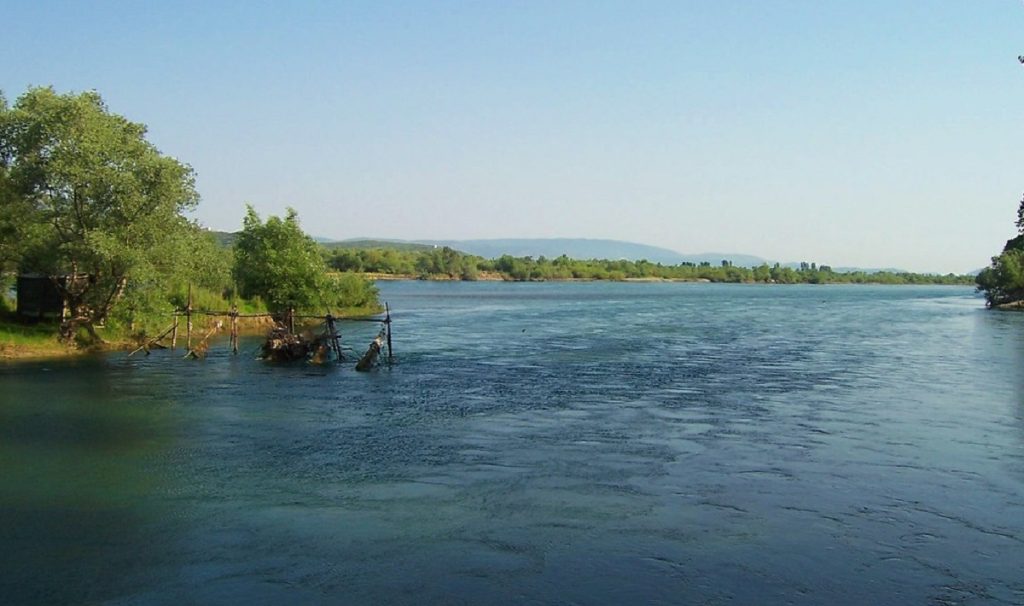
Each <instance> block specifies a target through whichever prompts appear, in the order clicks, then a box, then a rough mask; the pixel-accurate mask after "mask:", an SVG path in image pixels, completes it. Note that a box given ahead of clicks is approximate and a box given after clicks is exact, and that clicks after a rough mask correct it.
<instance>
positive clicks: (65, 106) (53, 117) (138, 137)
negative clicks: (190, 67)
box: [0, 88, 199, 339]
mask: <svg viewBox="0 0 1024 606" xmlns="http://www.w3.org/2000/svg"><path fill="white" fill-rule="evenodd" d="M198 200H199V196H198V194H197V193H196V191H195V179H194V174H193V171H192V169H191V168H190V167H189V166H188V165H186V164H182V163H181V162H179V161H178V160H176V159H174V158H171V157H168V156H164V155H163V154H161V153H160V152H159V150H157V149H156V147H154V146H153V145H152V144H151V143H150V142H149V141H147V140H146V127H145V126H144V125H142V124H139V123H135V122H130V121H129V120H127V119H125V118H124V117H122V116H119V115H117V114H112V113H110V111H109V110H108V109H107V106H106V105H105V104H104V102H103V100H102V98H101V97H100V95H99V94H98V93H96V92H85V93H79V94H71V93H69V94H63V95H61V94H57V93H56V92H55V91H54V90H53V89H52V88H32V89H29V90H28V91H27V92H26V93H25V94H24V95H22V96H21V97H19V98H18V99H17V101H16V102H15V103H14V105H13V106H10V107H8V106H7V105H6V103H0V232H2V233H3V236H4V237H3V240H4V241H5V242H11V241H16V242H18V243H19V246H18V248H17V249H16V250H12V249H11V247H9V246H8V247H7V248H6V249H5V250H3V251H0V254H3V255H6V256H8V257H9V258H16V264H17V266H18V268H19V269H20V270H21V271H29V272H39V273H42V274H45V275H49V276H52V277H53V278H54V282H55V285H56V286H57V288H58V290H59V292H60V293H61V295H62V296H63V297H64V299H65V301H66V303H67V305H68V309H69V310H70V312H71V318H70V320H69V321H68V322H67V323H66V324H65V326H64V330H63V332H64V333H65V335H68V334H70V333H71V332H72V329H73V328H74V327H75V326H77V325H82V326H84V327H85V328H86V329H87V330H88V331H89V332H90V333H91V334H92V335H93V337H94V338H96V339H98V337H97V336H96V333H95V331H94V329H93V326H94V325H95V324H97V323H100V322H102V321H103V320H105V319H106V318H107V317H108V315H109V314H110V312H111V310H112V309H113V308H114V306H115V305H117V304H118V302H119V301H121V299H122V298H123V297H124V295H125V293H126V291H127V290H128V289H129V288H130V286H131V282H132V280H139V281H140V282H152V281H158V280H159V279H160V277H161V276H162V275H163V274H164V273H166V272H167V271H169V270H170V269H172V267H171V266H172V265H173V264H174V262H175V258H174V257H173V256H170V257H169V256H168V255H169V254H172V253H174V252H177V251H180V250H181V248H182V245H183V244H185V243H187V240H188V238H189V237H190V234H194V232H195V225H194V224H192V223H191V222H190V221H188V220H187V219H185V217H184V215H183V213H184V212H185V211H187V210H189V209H192V208H194V207H195V205H196V204H197V203H198ZM186 245H187V244H186Z"/></svg>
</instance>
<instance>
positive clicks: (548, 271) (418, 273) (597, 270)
mask: <svg viewBox="0 0 1024 606" xmlns="http://www.w3.org/2000/svg"><path fill="white" fill-rule="evenodd" d="M323 254H324V256H325V259H326V261H327V264H328V265H329V266H330V267H331V268H333V269H335V270H337V271H340V272H360V273H368V274H373V275H379V276H399V277H406V278H418V279H424V280H479V279H500V280H508V281H517V282H525V281H541V280H680V281H686V280H688V281H698V280H701V281H709V282H733V283H741V282H742V283H757V282H759V283H768V284H964V285H969V284H972V283H973V281H974V277H973V276H963V275H955V274H946V275H934V274H915V273H908V272H888V271H880V272H864V271H855V272H837V271H833V270H832V268H831V267H829V266H827V265H817V264H816V263H801V264H800V266H799V267H798V268H793V267H788V266H782V265H780V264H778V263H776V264H775V265H768V264H762V265H760V266H758V267H740V266H736V265H733V264H732V262H731V261H729V260H728V259H723V260H722V261H721V263H719V264H711V263H697V264H695V263H680V264H678V265H663V264H661V263H651V262H650V261H643V260H640V261H630V260H625V259H620V260H608V259H572V258H569V257H567V256H565V255H562V256H560V257H556V258H554V259H548V258H546V257H538V258H536V259H535V258H533V257H512V256H510V255H504V256H502V257H499V258H497V259H484V258H482V257H478V256H475V255H469V254H465V253H462V252H459V251H457V250H453V249H451V248H449V247H429V246H423V247H422V248H421V249H419V250H409V246H408V245H404V246H403V247H402V249H398V248H386V247H383V246H382V247H373V248H365V247H364V248H346V247H344V243H336V244H332V245H326V246H325V247H324V250H323Z"/></svg>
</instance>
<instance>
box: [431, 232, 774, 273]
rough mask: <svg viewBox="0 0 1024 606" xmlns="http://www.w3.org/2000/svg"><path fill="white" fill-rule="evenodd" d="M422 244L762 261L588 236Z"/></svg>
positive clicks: (655, 259)
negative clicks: (688, 253) (692, 253)
mask: <svg viewBox="0 0 1024 606" xmlns="http://www.w3.org/2000/svg"><path fill="white" fill-rule="evenodd" d="M421 242H423V243H424V244H430V245H437V246H449V247H451V248H454V249H456V250H461V251H463V252H467V253H470V254H473V255H478V256H481V257H484V258H485V259H495V258H498V257H500V256H502V255H511V256H513V257H541V256H543V257H547V258H549V259H553V258H556V257H559V256H561V255H565V256H567V257H570V258H572V259H613V260H614V259H628V260H630V261H639V260H641V259H646V260H648V261H650V262H652V263H662V264H664V265H678V264H679V263H683V262H689V263H696V264H699V263H701V262H705V261H706V262H708V263H712V264H715V265H717V264H720V263H721V262H722V260H723V259H728V260H729V261H732V263H733V264H734V265H743V266H755V265H759V264H761V263H763V262H764V260H763V259H761V258H759V257H754V256H752V255H741V254H721V253H703V254H696V255H684V254H682V253H679V252H677V251H674V250H670V249H668V248H660V247H657V246H649V245H647V244H637V243H635V242H623V241H621V240H601V239H590V238H512V239H499V240H421Z"/></svg>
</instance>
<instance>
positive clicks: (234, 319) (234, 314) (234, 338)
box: [231, 305, 238, 355]
mask: <svg viewBox="0 0 1024 606" xmlns="http://www.w3.org/2000/svg"><path fill="white" fill-rule="evenodd" d="M231 353H233V354H235V355H238V306H237V305H232V306H231Z"/></svg>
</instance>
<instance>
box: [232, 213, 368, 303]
mask: <svg viewBox="0 0 1024 606" xmlns="http://www.w3.org/2000/svg"><path fill="white" fill-rule="evenodd" d="M233 273H234V277H235V281H236V282H237V283H238V288H239V291H240V293H241V295H242V296H243V297H248V298H251V297H260V298H261V299H263V301H264V302H265V303H266V304H267V307H268V308H269V309H270V310H271V311H273V312H276V313H281V312H285V311H287V310H289V309H296V310H303V311H313V312H317V313H320V312H323V311H325V310H331V309H338V308H343V307H364V308H377V307H379V305H378V303H377V293H376V289H374V288H373V286H372V285H371V284H370V283H369V282H368V281H366V280H363V279H362V278H358V277H357V276H352V275H351V274H349V275H348V276H345V277H341V278H331V277H330V276H329V275H328V274H327V265H326V263H325V262H324V259H323V256H321V254H320V246H319V245H318V244H317V243H316V242H315V241H314V240H313V238H311V237H309V236H308V235H306V234H305V233H304V232H303V231H302V228H301V227H300V226H299V216H298V213H296V212H295V210H294V209H292V208H289V209H288V211H287V213H286V214H285V217H284V219H281V218H279V217H270V218H268V219H267V221H266V222H265V223H264V222H263V221H262V220H261V219H260V217H259V215H258V214H256V211H255V210H254V209H253V207H252V206H246V214H245V219H244V221H243V228H242V232H241V233H240V234H239V235H238V240H237V241H236V242H235V266H234V271H233Z"/></svg>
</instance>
